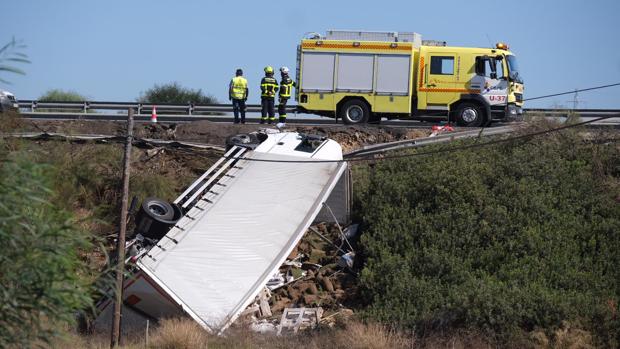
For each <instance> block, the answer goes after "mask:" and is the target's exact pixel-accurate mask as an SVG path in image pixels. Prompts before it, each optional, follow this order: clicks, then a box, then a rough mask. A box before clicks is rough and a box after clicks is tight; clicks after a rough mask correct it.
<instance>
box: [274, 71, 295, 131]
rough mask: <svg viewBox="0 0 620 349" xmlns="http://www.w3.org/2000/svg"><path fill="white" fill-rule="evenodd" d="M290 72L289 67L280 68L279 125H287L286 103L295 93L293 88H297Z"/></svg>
mask: <svg viewBox="0 0 620 349" xmlns="http://www.w3.org/2000/svg"><path fill="white" fill-rule="evenodd" d="M288 73H289V70H288V68H287V67H282V68H280V76H281V77H282V79H280V103H279V104H278V115H279V116H280V119H279V120H278V122H279V123H281V124H284V123H286V103H287V102H288V100H289V98H291V92H292V91H293V87H295V88H296V87H297V86H296V85H295V81H293V79H291V78H290V77H289V76H288Z"/></svg>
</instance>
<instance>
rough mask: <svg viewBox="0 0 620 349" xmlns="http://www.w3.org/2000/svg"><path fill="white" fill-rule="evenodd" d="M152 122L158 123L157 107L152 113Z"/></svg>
mask: <svg viewBox="0 0 620 349" xmlns="http://www.w3.org/2000/svg"><path fill="white" fill-rule="evenodd" d="M151 122H157V107H156V106H153V112H152V113H151Z"/></svg>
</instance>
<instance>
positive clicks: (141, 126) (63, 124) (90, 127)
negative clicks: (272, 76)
mask: <svg viewBox="0 0 620 349" xmlns="http://www.w3.org/2000/svg"><path fill="white" fill-rule="evenodd" d="M20 126H21V127H20V131H21V132H47V133H64V134H72V135H78V134H102V135H117V136H121V135H123V134H124V132H125V124H124V123H123V122H113V121H81V120H76V121H39V120H37V121H33V120H22V121H21V125H20ZM271 127H273V126H271ZM262 128H265V125H257V124H247V125H232V124H226V123H214V122H210V121H196V122H191V123H180V124H164V123H158V124H151V123H137V124H136V125H135V127H134V134H135V136H136V137H138V138H155V139H163V140H177V141H188V142H197V143H207V144H212V145H218V146H223V145H224V142H225V139H226V137H228V136H230V135H233V134H238V133H248V132H252V131H256V130H259V129H262ZM285 130H286V131H297V132H301V133H310V134H322V135H325V136H327V137H329V138H331V139H333V140H335V141H337V142H338V143H340V145H341V146H342V148H343V151H344V152H348V151H351V150H355V149H358V148H360V147H362V146H364V145H369V144H376V143H383V142H390V141H397V140H404V139H414V138H419V137H425V136H428V135H429V134H430V130H420V129H407V128H401V127H390V126H380V125H369V126H343V125H333V126H332V125H323V126H316V127H307V126H295V125H290V126H288V127H286V128H285Z"/></svg>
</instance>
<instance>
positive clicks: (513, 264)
mask: <svg viewBox="0 0 620 349" xmlns="http://www.w3.org/2000/svg"><path fill="white" fill-rule="evenodd" d="M462 144H464V143H463V142H459V143H452V144H451V145H449V147H454V146H458V145H462ZM427 150H429V148H425V149H424V151H427ZM618 164H620V155H619V152H618V149H617V147H616V146H615V145H614V144H613V143H611V144H606V143H603V144H597V143H596V142H585V141H584V139H583V138H582V137H580V136H579V134H578V133H576V132H563V133H562V134H556V135H554V136H551V137H547V138H535V139H530V140H525V141H521V142H520V143H511V144H503V145H496V146H493V147H485V148H475V149H474V150H464V151H459V152H450V153H446V154H442V155H434V156H425V157H413V158H403V159H397V160H391V161H382V162H379V163H377V164H376V166H375V167H374V169H372V170H370V171H368V183H367V184H366V185H364V189H363V193H361V195H360V197H359V199H358V202H357V205H358V206H359V207H360V208H361V215H362V220H363V223H364V225H365V233H364V235H363V236H362V245H363V249H364V251H363V252H364V254H365V256H366V264H365V267H364V269H363V270H362V272H361V286H362V295H363V296H364V298H365V299H366V300H368V308H367V310H366V315H367V316H369V317H372V318H375V319H378V320H381V321H384V322H390V323H395V324H398V325H400V326H405V327H409V328H413V329H415V330H416V332H417V333H421V334H424V333H425V332H432V331H433V330H444V329H456V328H473V329H479V330H482V331H483V332H484V333H486V334H489V335H492V336H493V335H497V336H499V337H500V338H504V339H505V338H508V337H509V336H510V335H511V334H514V333H516V332H518V331H523V330H525V331H532V330H534V329H536V328H543V329H547V330H549V331H552V330H553V329H555V328H558V327H559V326H560V325H561V324H562V322H563V321H566V320H567V321H569V322H572V323H573V324H577V325H579V326H583V327H585V328H587V329H589V330H592V331H594V332H595V333H596V335H597V336H598V337H597V338H598V340H599V341H600V342H601V343H602V345H605V346H617V345H618V343H619V342H618V340H619V338H618V336H620V332H618V331H619V328H620V322H619V320H618V318H617V315H616V314H617V312H618V299H619V298H620V281H619V280H620V272H619V271H618V268H617V266H618V265H620V206H619V205H618V202H617V198H619V197H620V195H619V191H618V186H617V183H618V175H619V174H620V166H619V165H618Z"/></svg>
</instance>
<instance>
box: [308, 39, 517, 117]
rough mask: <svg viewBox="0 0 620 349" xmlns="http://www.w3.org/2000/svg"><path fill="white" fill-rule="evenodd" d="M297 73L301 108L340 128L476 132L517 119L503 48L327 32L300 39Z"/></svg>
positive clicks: (510, 58) (513, 67) (513, 71)
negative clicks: (433, 126) (386, 122)
mask: <svg viewBox="0 0 620 349" xmlns="http://www.w3.org/2000/svg"><path fill="white" fill-rule="evenodd" d="M296 74H297V79H296V80H297V81H298V87H299V88H298V90H297V93H296V100H297V102H298V108H299V110H300V111H302V112H307V113H313V114H318V115H322V116H328V117H334V118H336V119H342V120H343V122H344V123H347V124H364V123H367V122H379V121H380V120H381V118H383V117H386V118H388V119H394V118H407V119H419V120H434V121H437V120H447V121H450V122H456V123H457V124H459V125H461V126H472V127H479V126H487V125H489V124H490V123H491V122H494V121H500V120H510V119H518V118H520V117H521V115H522V107H523V89H524V86H523V79H522V78H521V73H520V71H519V66H518V64H517V59H516V57H515V55H514V54H513V53H512V52H511V51H509V47H508V45H507V44H505V43H498V44H497V45H496V46H495V47H493V48H473V47H454V46H447V45H446V43H445V42H443V41H433V40H422V37H421V36H420V34H417V33H409V32H408V33H403V32H400V33H399V32H368V31H343V30H329V31H327V33H326V35H320V34H317V33H310V34H306V36H305V38H304V39H302V41H301V44H300V45H299V46H298V49H297V71H296Z"/></svg>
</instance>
